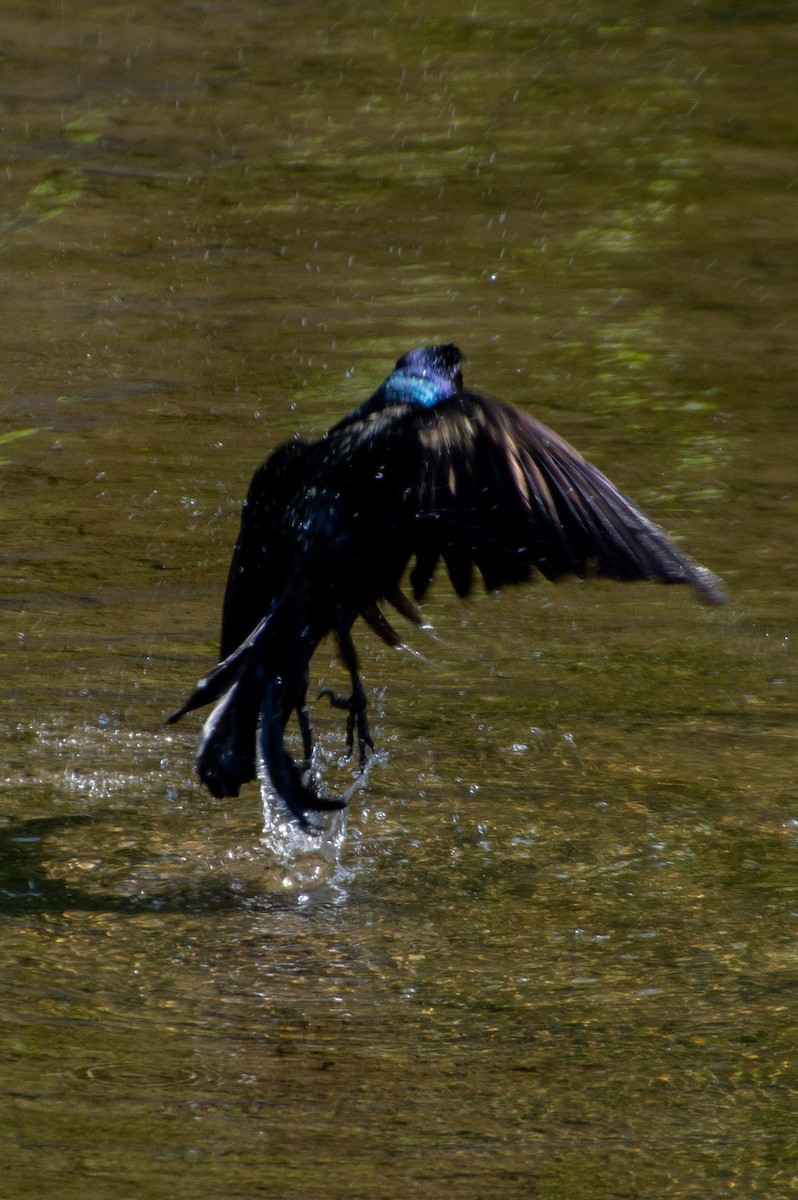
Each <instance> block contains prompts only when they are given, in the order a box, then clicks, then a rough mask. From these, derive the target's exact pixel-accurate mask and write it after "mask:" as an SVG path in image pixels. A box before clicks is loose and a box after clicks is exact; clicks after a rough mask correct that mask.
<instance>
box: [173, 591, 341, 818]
mask: <svg viewBox="0 0 798 1200" xmlns="http://www.w3.org/2000/svg"><path fill="white" fill-rule="evenodd" d="M278 611H279V610H278V609H277V608H274V609H272V610H271V611H270V612H269V613H267V615H266V616H265V617H264V618H263V620H262V621H261V622H260V624H258V625H257V626H256V627H255V629H253V631H252V633H251V634H250V635H249V637H247V638H246V640H245V641H244V642H242V643H241V645H240V646H239V647H238V648H237V649H236V650H234V651H233V653H232V654H229V655H228V656H227V658H226V659H224V661H223V662H220V663H219V664H218V666H216V667H214V669H213V670H212V671H210V672H209V674H208V675H206V676H205V678H204V679H201V680H200V681H199V683H198V684H197V686H196V688H195V689H194V691H193V692H192V694H191V695H190V696H189V698H188V700H187V701H186V703H185V704H184V705H183V707H182V708H181V709H179V710H178V711H177V712H176V713H173V714H172V715H171V716H170V717H169V719H168V723H169V724H170V725H172V724H174V722H175V721H179V720H180V718H181V717H183V716H185V714H186V713H189V712H193V711H194V709H197V708H202V707H203V706H204V705H206V704H213V703H214V702H215V707H214V709H213V711H212V712H211V714H210V716H209V717H208V719H207V720H206V722H205V725H204V727H203V730H202V735H201V738H200V744H199V750H198V752H197V762H196V767H197V774H198V775H199V777H200V779H201V780H202V782H203V783H204V784H205V786H206V787H207V788H208V790H209V791H210V793H211V794H212V795H213V796H218V797H220V798H221V797H225V796H237V795H238V793H239V791H240V789H241V787H242V785H243V784H245V783H248V782H250V781H251V780H253V779H255V778H256V777H257V776H258V774H259V765H260V764H261V763H262V765H263V767H264V769H265V771H266V773H267V774H268V776H269V780H270V782H271V785H272V787H273V788H274V790H275V791H276V793H277V795H278V797H279V798H280V800H282V802H283V803H284V804H285V806H286V808H287V809H288V810H289V812H290V813H291V815H292V816H293V817H294V818H295V819H296V820H297V821H298V822H299V824H300V825H301V826H302V828H303V829H309V828H311V826H310V824H309V822H308V820H307V815H306V814H307V813H308V812H318V811H327V810H329V809H333V808H341V807H343V801H339V800H335V799H327V798H326V797H322V796H318V795H316V793H315V792H313V791H312V790H311V789H310V788H309V787H307V786H306V784H304V783H303V781H302V777H301V774H300V772H299V770H298V768H297V766H296V764H295V763H294V762H293V760H292V759H291V757H290V755H289V754H288V751H287V750H286V748H285V745H284V742H283V733H284V729H285V722H286V719H287V717H288V715H290V711H291V707H292V706H291V705H290V704H289V705H288V706H287V710H286V704H285V701H284V695H283V687H284V681H283V679H282V677H281V676H280V675H279V674H278V673H277V672H275V671H274V669H273V668H272V667H271V666H270V660H271V658H272V643H273V642H274V640H275V637H280V636H281V635H280V631H279V630H276V629H275V625H276V623H277V622H276V618H277V613H278ZM283 632H284V631H283ZM305 668H306V664H305V666H303V675H304V671H305Z"/></svg>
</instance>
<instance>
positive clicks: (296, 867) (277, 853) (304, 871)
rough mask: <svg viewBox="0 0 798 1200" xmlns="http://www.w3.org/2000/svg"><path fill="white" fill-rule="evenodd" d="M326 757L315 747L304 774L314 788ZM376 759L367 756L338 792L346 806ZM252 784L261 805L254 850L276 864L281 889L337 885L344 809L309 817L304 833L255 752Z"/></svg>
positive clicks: (341, 879) (344, 876)
mask: <svg viewBox="0 0 798 1200" xmlns="http://www.w3.org/2000/svg"><path fill="white" fill-rule="evenodd" d="M330 757H331V756H330V755H329V752H326V753H325V751H324V750H323V749H321V748H320V746H319V744H318V743H317V744H316V746H315V747H314V750H313V762H312V763H311V767H310V774H311V775H312V777H313V779H314V782H315V784H316V787H317V788H319V790H321V780H322V777H323V775H324V773H325V769H326V767H327V765H329V764H328V761H327V760H328V758H330ZM347 761H348V760H347ZM377 761H379V756H378V755H375V754H372V755H370V756H369V759H368V761H367V763H366V765H365V767H364V768H363V770H362V771H360V772H359V773H358V775H357V776H356V777H355V779H354V780H353V782H352V783H351V785H350V786H349V787H348V788H347V789H346V790H345V791H344V793H343V798H344V800H345V801H346V803H347V805H348V804H349V802H350V801H351V799H352V797H353V796H354V795H355V793H356V792H358V791H362V790H363V789H364V788H365V787H366V786H367V784H368V780H369V776H370V774H371V771H372V769H373V766H374V763H375V762H377ZM339 765H342V764H340V763H339ZM258 780H259V783H260V789H261V800H262V802H263V833H262V835H261V837H260V839H259V843H258V844H259V849H260V851H261V852H263V851H266V852H268V853H269V854H270V855H271V856H272V857H273V858H274V860H275V862H276V863H277V864H279V866H280V869H281V871H282V879H281V890H282V891H284V892H285V893H291V892H304V891H305V890H307V889H308V888H314V889H315V888H317V887H319V886H320V885H321V884H327V885H333V886H342V885H343V884H344V883H345V882H346V881H347V880H348V878H349V875H350V872H349V871H348V869H347V868H346V867H345V866H344V865H343V862H342V854H343V849H344V845H345V843H346V825H347V811H348V810H347V809H346V808H343V809H340V810H338V811H336V812H331V813H324V814H321V813H313V814H311V819H312V821H313V828H312V829H310V830H304V829H301V828H300V826H299V825H298V824H297V823H296V821H294V820H292V819H291V818H290V817H288V816H287V815H286V812H285V808H284V806H283V805H282V804H281V802H280V799H279V797H278V796H276V795H275V791H274V788H273V787H272V784H271V780H270V779H269V773H268V771H267V769H266V765H265V763H264V762H263V759H262V758H261V756H260V754H259V755H258Z"/></svg>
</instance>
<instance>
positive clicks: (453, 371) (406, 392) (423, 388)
mask: <svg viewBox="0 0 798 1200" xmlns="http://www.w3.org/2000/svg"><path fill="white" fill-rule="evenodd" d="M462 361H463V355H462V354H461V353H460V351H459V350H458V349H457V347H456V346H453V345H451V343H448V344H447V345H445V346H422V347H421V348H420V349H418V350H410V351H408V353H407V354H403V355H402V357H401V358H400V359H399V361H398V362H397V364H396V367H395V369H394V371H393V372H392V374H390V375H389V376H388V378H387V379H386V380H385V383H384V384H383V385H382V387H381V388H380V392H381V393H382V397H383V402H384V403H385V404H411V405H416V406H417V407H419V408H433V407H434V405H436V404H440V403H441V402H442V401H443V400H450V399H451V398H452V396H457V395H459V393H460V392H461V391H462V390H463V376H462V374H461V372H460V363H461V362H462Z"/></svg>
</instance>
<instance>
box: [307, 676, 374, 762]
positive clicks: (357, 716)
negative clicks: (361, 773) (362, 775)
mask: <svg viewBox="0 0 798 1200" xmlns="http://www.w3.org/2000/svg"><path fill="white" fill-rule="evenodd" d="M322 696H327V697H328V698H329V701H330V704H331V705H332V707H333V708H343V709H345V710H346V712H347V713H348V714H349V715H348V717H347V718H346V750H347V753H348V754H350V755H351V754H353V753H354V749H355V726H357V747H358V755H359V761H360V769H361V770H362V769H363V768H364V767H365V765H366V747H368V749H369V750H373V749H374V742H373V741H372V738H371V731H370V730H369V726H368V721H367V720H366V698H365V696H358V695H357V693H353V694H352V695H351V696H349V697H346V696H338V695H336V694H335V692H334V691H333V690H332V688H322V690H321V691H320V692H319V695H318V699H319V700H321V698H322Z"/></svg>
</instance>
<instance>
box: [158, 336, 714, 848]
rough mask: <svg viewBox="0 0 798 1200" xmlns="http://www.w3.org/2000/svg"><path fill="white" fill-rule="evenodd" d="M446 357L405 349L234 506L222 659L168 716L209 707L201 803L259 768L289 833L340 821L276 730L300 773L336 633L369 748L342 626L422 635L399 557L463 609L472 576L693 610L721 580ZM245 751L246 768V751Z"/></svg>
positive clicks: (420, 583) (273, 462)
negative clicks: (540, 579) (313, 676)
mask: <svg viewBox="0 0 798 1200" xmlns="http://www.w3.org/2000/svg"><path fill="white" fill-rule="evenodd" d="M462 361H463V356H462V355H461V353H460V351H459V350H458V349H457V347H456V346H452V345H444V346H426V347H423V348H422V349H419V350H413V351H411V352H410V353H408V354H405V355H404V356H403V357H402V358H400V359H399V361H398V362H397V364H396V367H395V369H394V371H393V372H392V373H391V374H390V375H389V376H388V378H387V379H386V380H385V381H384V382H383V383H382V384H381V385H380V387H379V388H378V389H377V391H376V392H375V393H374V395H373V396H372V397H371V398H370V399H369V400H368V401H367V402H366V403H365V404H363V405H361V407H360V408H357V409H356V410H355V411H354V412H352V413H350V414H349V416H347V417H345V418H344V419H343V420H342V421H340V422H339V423H338V424H337V425H334V426H333V427H332V429H330V430H329V432H328V433H326V434H325V435H324V436H323V437H322V438H320V439H319V440H318V441H315V442H305V441H300V440H298V439H297V440H293V441H290V442H287V443H286V444H285V445H283V446H281V447H279V449H277V450H276V451H275V452H274V454H273V455H272V456H271V458H269V459H268V460H267V461H266V462H265V463H264V464H263V466H262V467H260V469H259V470H258V471H256V473H255V476H254V478H253V480H252V483H251V485H250V488H249V492H248V494H247V497H246V499H245V501H244V506H243V511H242V517H241V529H240V532H239V536H238V541H237V543H236V546H235V549H234V551H233V557H232V562H231V564H230V571H229V574H228V579H227V587H226V590H225V596H224V604H223V610H222V635H221V647H220V659H221V661H220V663H219V665H218V666H217V667H215V668H214V670H212V671H211V672H210V674H208V675H207V676H206V677H205V678H204V679H203V680H201V681H200V683H199V684H198V685H197V688H196V689H195V691H194V692H193V694H192V695H191V697H190V698H189V700H188V701H187V702H186V704H185V705H184V706H183V708H181V709H180V711H179V712H177V713H175V714H174V715H173V716H172V717H170V721H176V720H178V719H179V718H180V717H182V716H183V715H184V714H185V713H187V712H190V711H192V710H193V709H195V708H199V707H201V706H203V705H205V704H210V703H213V702H216V706H215V708H214V709H213V711H212V713H211V715H210V716H209V718H208V720H207V721H206V723H205V726H204V728H203V732H202V737H201V740H200V747H199V753H198V756H197V771H198V773H199V775H200V778H201V779H202V780H203V782H204V783H205V784H206V785H207V787H208V788H209V789H210V791H211V792H212V793H213V795H215V796H237V795H238V792H239V789H240V787H241V786H242V784H244V783H246V782H248V781H249V780H252V779H254V778H255V777H256V775H257V763H258V758H259V757H260V759H261V761H262V762H263V764H264V766H265V769H266V771H267V772H268V775H269V779H270V781H271V784H272V787H273V788H274V790H275V791H276V793H277V794H278V796H279V797H280V799H281V800H282V801H283V803H284V804H285V806H286V808H287V809H288V812H289V813H290V814H291V816H292V817H293V818H294V819H296V821H297V822H298V823H299V824H300V825H301V826H302V827H303V828H305V829H312V828H314V826H313V825H312V824H311V823H310V822H309V820H308V815H307V814H308V813H311V812H319V811H325V810H330V809H335V808H342V807H343V806H344V804H345V802H344V801H343V800H341V799H337V798H335V797H327V796H323V795H320V794H319V793H318V791H317V790H316V788H315V787H314V786H313V784H312V783H311V782H309V781H308V779H307V778H306V777H305V776H304V775H303V771H302V769H300V767H299V766H298V765H297V764H296V763H295V762H294V761H293V760H292V758H291V757H290V755H289V753H288V751H287V749H286V747H285V744H284V730H285V726H286V724H287V722H288V719H289V718H290V716H291V713H292V712H296V713H297V716H298V719H299V724H300V729H301V731H302V738H303V746H304V753H305V757H306V759H307V760H308V761H309V759H310V755H311V749H312V734H311V728H310V721H309V718H308V713H307V707H306V696H307V689H308V675H309V667H310V660H311V657H312V655H313V653H314V651H315V649H316V647H317V646H318V644H319V642H320V641H321V640H322V639H323V638H324V637H325V636H326V635H327V634H330V633H332V634H334V635H335V636H336V638H337V640H338V643H339V646H340V649H341V654H342V658H343V662H344V664H345V666H346V667H347V669H348V671H349V674H350V677H351V680H352V695H351V696H350V697H348V698H347V699H345V700H344V699H341V698H339V697H337V696H333V695H332V694H331V693H329V692H328V693H326V694H327V695H330V698H331V699H332V702H333V704H335V705H337V706H339V707H342V708H345V709H346V710H347V713H348V717H347V743H348V746H349V748H350V750H351V749H352V748H353V743H354V733H355V729H357V736H358V745H359V750H360V759H361V763H363V762H364V761H365V755H366V750H367V747H372V741H371V736H370V733H369V729H368V723H367V720H366V697H365V693H364V691H363V687H362V684H361V682H360V677H359V674H358V661H357V654H356V651H355V648H354V645H353V643H352V639H351V633H350V631H351V628H352V625H353V624H354V622H355V620H356V618H357V617H358V616H361V617H363V618H364V619H365V620H366V621H367V623H368V624H369V625H370V626H371V628H372V629H373V630H374V631H375V632H376V633H377V634H378V635H379V636H380V637H381V638H382V639H383V640H384V641H385V642H387V643H388V644H389V645H392V646H396V645H399V644H400V643H401V639H400V637H399V635H398V634H397V633H396V631H395V630H394V629H393V627H392V626H391V624H390V622H389V621H388V619H387V618H386V616H385V614H384V612H383V611H382V608H381V607H380V606H381V605H382V604H384V603H385V602H387V603H389V604H390V605H391V606H392V607H393V608H395V609H396V610H397V611H398V612H399V613H400V614H401V615H402V616H404V617H406V618H407V619H408V620H411V621H415V622H417V623H419V624H421V623H422V618H421V616H420V614H419V612H418V610H417V608H416V606H415V604H414V603H413V602H412V601H411V600H410V599H409V598H408V597H407V596H405V595H404V593H403V592H402V591H401V590H400V583H401V580H402V576H403V575H404V572H405V570H406V568H407V566H408V565H409V563H410V562H411V560H413V566H412V569H411V571H410V583H411V585H412V588H413V594H414V597H415V599H416V600H420V599H421V598H422V597H423V596H424V593H425V592H426V590H427V588H428V586H429V584H430V582H431V580H432V576H433V574H434V572H435V569H436V567H437V566H438V564H439V562H440V561H441V559H442V560H443V562H444V564H445V567H446V570H447V572H448V575H449V578H450V580H451V582H452V584H453V586H454V588H455V590H456V591H457V593H458V594H459V595H461V596H465V595H467V594H468V592H469V590H470V588H471V585H472V581H473V575H474V568H476V569H477V570H478V571H479V572H480V574H481V575H482V577H483V579H484V582H485V585H486V587H488V588H491V589H494V588H500V587H502V586H504V585H505V584H508V583H519V582H522V581H523V580H526V579H529V578H530V577H532V576H534V574H535V572H539V573H540V574H541V575H544V576H545V577H546V578H547V579H558V578H559V577H560V576H563V575H576V576H579V577H580V578H584V577H586V576H588V575H597V576H605V577H608V578H611V579H618V580H635V579H640V580H653V581H656V582H658V583H687V584H690V585H691V586H692V587H693V588H694V589H695V590H696V592H697V593H698V594H699V596H700V597H701V598H702V599H704V600H705V601H708V602H709V603H720V602H721V601H722V600H723V599H724V595H723V590H722V586H721V584H720V582H719V580H718V579H717V578H716V577H715V576H714V575H713V574H712V573H711V572H710V571H708V570H707V569H706V568H704V567H700V566H698V565H697V564H696V563H694V562H692V561H691V560H690V559H689V558H687V557H686V556H685V555H683V554H682V553H681V552H680V551H679V550H677V549H676V547H675V546H674V545H673V543H672V542H671V541H670V539H669V538H668V537H667V535H666V534H665V533H664V532H663V530H662V529H660V527H659V526H658V525H656V524H654V522H653V521H650V520H649V519H648V518H647V517H646V516H644V514H643V513H642V512H641V511H640V509H639V508H637V507H636V506H635V505H634V504H633V503H632V501H631V500H629V499H627V498H626V497H625V496H623V495H622V494H621V493H620V492H619V491H618V490H617V489H616V488H615V487H614V486H613V484H612V483H610V481H609V480H608V479H607V478H606V476H604V475H602V473H601V472H600V471H599V470H598V469H597V468H596V467H594V466H593V465H592V464H591V463H589V462H587V461H586V460H585V459H584V458H582V457H581V455H580V454H578V453H577V451H576V450H574V449H573V447H571V446H570V445H569V444H568V443H567V442H565V441H564V440H563V439H562V438H560V437H559V436H558V435H557V434H556V433H554V432H552V430H550V429H547V428H546V427H545V426H544V425H541V424H540V423H539V422H537V421H535V420H533V418H531V417H529V416H527V415H525V414H524V413H521V412H518V411H517V410H516V409H514V408H511V407H509V406H508V405H505V404H501V403H499V402H498V401H496V400H491V399H488V398H486V397H484V396H480V395H477V394H476V393H474V392H468V391H464V390H463V382H462V376H461V369H460V368H461V363H462ZM258 751H260V755H259V754H258Z"/></svg>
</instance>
